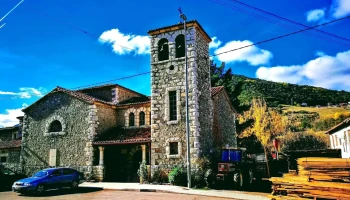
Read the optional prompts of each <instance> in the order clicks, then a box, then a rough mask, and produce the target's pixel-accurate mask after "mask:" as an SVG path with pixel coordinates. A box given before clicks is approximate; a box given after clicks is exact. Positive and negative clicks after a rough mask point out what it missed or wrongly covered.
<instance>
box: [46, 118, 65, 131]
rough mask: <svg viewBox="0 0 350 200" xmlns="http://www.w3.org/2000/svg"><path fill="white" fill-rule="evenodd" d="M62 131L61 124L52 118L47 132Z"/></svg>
mask: <svg viewBox="0 0 350 200" xmlns="http://www.w3.org/2000/svg"><path fill="white" fill-rule="evenodd" d="M61 131H62V124H61V122H60V121H58V120H54V121H53V122H51V124H50V128H49V132H61Z"/></svg>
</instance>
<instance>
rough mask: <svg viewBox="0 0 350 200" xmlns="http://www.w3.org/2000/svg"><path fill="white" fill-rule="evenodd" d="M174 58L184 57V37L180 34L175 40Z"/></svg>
mask: <svg viewBox="0 0 350 200" xmlns="http://www.w3.org/2000/svg"><path fill="white" fill-rule="evenodd" d="M175 48H176V56H175V57H176V58H181V57H185V36H184V35H183V34H180V35H178V36H177V37H176V39H175Z"/></svg>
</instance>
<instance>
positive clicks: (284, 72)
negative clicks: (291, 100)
mask: <svg viewBox="0 0 350 200" xmlns="http://www.w3.org/2000/svg"><path fill="white" fill-rule="evenodd" d="M256 76H257V77H258V78H261V79H265V80H271V81H276V82H289V83H297V84H309V85H313V86H317V87H324V88H329V89H343V90H347V91H350V50H349V51H345V52H340V53H338V54H337V55H335V56H329V55H323V56H320V57H318V58H316V59H314V60H310V61H309V62H307V63H305V64H303V65H293V66H276V67H270V68H267V67H260V68H259V69H258V70H257V72H256Z"/></svg>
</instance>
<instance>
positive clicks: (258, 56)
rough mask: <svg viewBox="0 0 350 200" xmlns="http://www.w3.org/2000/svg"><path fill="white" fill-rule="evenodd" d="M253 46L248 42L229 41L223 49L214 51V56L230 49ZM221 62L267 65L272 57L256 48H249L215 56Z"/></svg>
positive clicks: (269, 53)
mask: <svg viewBox="0 0 350 200" xmlns="http://www.w3.org/2000/svg"><path fill="white" fill-rule="evenodd" d="M251 44H253V43H252V42H251V41H249V40H244V41H230V42H228V43H226V44H225V45H224V46H223V47H220V48H218V49H216V50H215V54H220V53H223V52H226V51H230V50H232V49H237V48H240V47H244V46H248V45H251ZM217 57H218V59H219V60H220V61H221V62H226V63H230V62H248V63H249V64H251V65H262V64H268V63H269V61H270V59H272V57H273V55H272V53H271V52H269V51H267V50H264V49H260V48H258V47H256V46H250V47H246V48H243V49H239V50H236V51H231V52H228V53H224V54H221V55H218V56H217Z"/></svg>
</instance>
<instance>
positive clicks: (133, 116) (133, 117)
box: [129, 113, 135, 126]
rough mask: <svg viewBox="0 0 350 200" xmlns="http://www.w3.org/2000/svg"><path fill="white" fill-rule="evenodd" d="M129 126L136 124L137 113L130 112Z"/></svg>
mask: <svg viewBox="0 0 350 200" xmlns="http://www.w3.org/2000/svg"><path fill="white" fill-rule="evenodd" d="M129 126H135V114H134V113H130V114H129Z"/></svg>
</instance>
